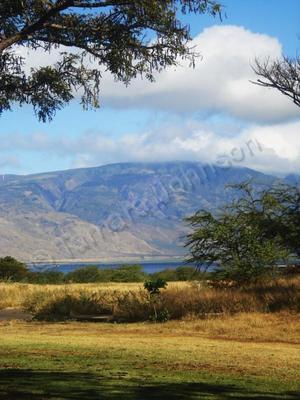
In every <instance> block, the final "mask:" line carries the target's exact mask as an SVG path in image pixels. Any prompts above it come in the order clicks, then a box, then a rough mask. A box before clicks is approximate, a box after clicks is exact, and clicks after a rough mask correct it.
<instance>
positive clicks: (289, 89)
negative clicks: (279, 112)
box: [253, 57, 300, 107]
mask: <svg viewBox="0 0 300 400" xmlns="http://www.w3.org/2000/svg"><path fill="white" fill-rule="evenodd" d="M253 70H254V72H255V73H256V74H257V76H258V77H259V78H258V79H257V81H255V82H253V83H255V84H256V85H259V86H263V87H266V88H273V89H277V90H279V91H280V92H281V93H282V94H284V95H285V96H287V97H289V98H290V99H291V100H292V101H293V103H294V104H296V106H298V107H300V58H299V57H297V58H289V57H283V58H282V59H279V60H275V61H270V60H269V59H268V60H265V61H260V60H256V61H255V64H254V66H253Z"/></svg>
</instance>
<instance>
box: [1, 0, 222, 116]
mask: <svg viewBox="0 0 300 400" xmlns="http://www.w3.org/2000/svg"><path fill="white" fill-rule="evenodd" d="M180 13H183V14H184V13H196V14H203V13H208V14H211V15H213V16H215V15H217V14H220V5H219V4H218V3H217V2H216V1H214V0H1V2H0V114H1V113H2V112H3V111H4V110H9V109H11V106H12V103H13V102H17V103H19V104H20V105H22V104H24V103H29V104H32V105H33V108H34V111H35V113H36V114H37V116H38V118H39V119H40V120H42V121H45V120H47V119H51V118H52V117H53V115H54V114H55V112H56V110H58V109H61V108H62V107H63V106H64V105H65V104H67V103H68V102H69V101H70V100H71V99H72V98H73V97H74V91H77V90H79V89H80V90H81V92H82V96H81V103H82V105H83V106H84V108H89V107H97V106H98V105H99V101H98V96H99V83H100V80H101V70H100V67H101V68H102V70H103V71H104V70H107V71H109V72H110V73H111V74H112V75H113V76H114V78H115V79H116V80H119V81H122V82H124V83H125V84H128V83H129V81H130V80H131V79H132V78H135V77H136V76H137V75H139V74H140V75H143V76H145V77H146V78H147V79H149V80H150V81H153V79H154V77H153V73H154V71H160V70H162V69H163V68H165V67H167V66H169V65H175V64H176V63H177V62H178V58H180V57H181V58H183V59H189V60H190V61H191V63H193V62H194V59H195V52H194V50H193V49H191V48H190V47H189V45H188V42H189V40H190V39H191V37H190V33H189V27H188V26H187V25H185V24H183V23H182V22H181V21H180V19H179V18H178V16H179V15H180ZM18 46H25V47H28V48H29V49H42V50H44V51H45V52H47V51H48V52H49V51H51V50H53V49H55V48H58V47H61V46H64V52H61V56H60V59H59V61H58V62H57V63H55V64H54V65H48V66H46V67H42V68H35V69H31V71H30V72H29V73H28V71H27V72H26V69H25V67H24V60H23V59H22V57H21V56H20V55H18V52H17V47H18ZM66 49H67V50H66ZM91 61H93V63H91ZM95 61H96V62H97V63H98V65H97V64H96V67H95ZM91 65H94V67H91Z"/></svg>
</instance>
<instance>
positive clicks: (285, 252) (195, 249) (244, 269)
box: [186, 182, 300, 283]
mask: <svg viewBox="0 0 300 400" xmlns="http://www.w3.org/2000/svg"><path fill="white" fill-rule="evenodd" d="M233 188H235V189H237V190H238V191H239V192H238V193H239V195H238V196H237V198H236V199H234V200H233V201H232V202H231V203H229V204H227V205H225V206H224V207H223V208H222V209H221V210H218V211H217V212H215V213H212V212H209V211H205V210H200V211H198V212H197V213H196V214H194V215H192V216H191V217H189V218H188V219H187V221H188V222H189V223H190V224H191V226H192V228H193V231H192V232H191V233H190V234H189V235H188V238H187V244H186V245H187V246H188V247H189V250H190V257H189V260H188V261H189V262H193V263H196V265H197V266H198V267H199V269H201V268H202V269H203V268H204V269H206V268H207V267H209V266H210V265H212V264H215V265H216V270H215V273H214V275H215V276H217V277H220V276H221V277H223V278H230V279H234V280H236V281H239V282H244V283H252V282H256V281H258V280H260V279H261V278H265V277H269V276H271V275H274V274H275V273H276V270H277V264H278V262H282V261H285V262H288V261H289V260H291V259H292V258H293V256H299V254H300V251H299V250H300V224H299V222H300V190H299V188H297V187H293V186H288V185H285V184H276V185H274V186H273V187H271V188H267V189H258V188H257V187H255V186H252V185H251V183H250V182H244V183H242V184H238V185H233Z"/></svg>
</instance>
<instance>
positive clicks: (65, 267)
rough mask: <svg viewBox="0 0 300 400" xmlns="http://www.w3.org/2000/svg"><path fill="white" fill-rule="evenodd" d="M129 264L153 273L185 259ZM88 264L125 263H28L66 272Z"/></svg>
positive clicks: (171, 266) (115, 266) (106, 266)
mask: <svg viewBox="0 0 300 400" xmlns="http://www.w3.org/2000/svg"><path fill="white" fill-rule="evenodd" d="M128 264H138V265H141V266H142V267H143V270H144V271H145V272H147V273H153V272H158V271H162V270H164V269H175V268H177V267H180V266H181V265H184V261H170V262H141V263H128ZM88 265H97V267H98V268H101V269H106V268H118V267H120V266H121V265H124V264H103V263H95V262H94V263H89V262H86V263H70V264H54V263H51V264H41V263H36V264H35V263H31V264H28V267H29V268H30V269H31V270H33V271H37V272H38V271H46V270H55V271H61V272H64V273H67V272H70V271H74V270H75V269H78V268H82V267H86V266H88Z"/></svg>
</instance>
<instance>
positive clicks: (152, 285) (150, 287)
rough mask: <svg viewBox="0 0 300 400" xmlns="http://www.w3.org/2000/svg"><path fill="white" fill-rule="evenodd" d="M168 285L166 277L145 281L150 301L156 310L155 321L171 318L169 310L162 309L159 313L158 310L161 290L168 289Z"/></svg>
mask: <svg viewBox="0 0 300 400" xmlns="http://www.w3.org/2000/svg"><path fill="white" fill-rule="evenodd" d="M167 286H168V284H167V282H166V281H165V280H164V279H160V278H159V279H156V280H152V281H147V282H145V283H144V288H145V289H146V290H147V292H148V293H149V296H150V302H151V304H152V306H153V311H154V318H152V319H154V321H155V322H165V321H166V320H168V319H169V313H168V311H167V310H162V311H160V312H159V313H158V312H157V307H156V306H157V303H158V301H159V296H160V290H161V289H166V287H167Z"/></svg>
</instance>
